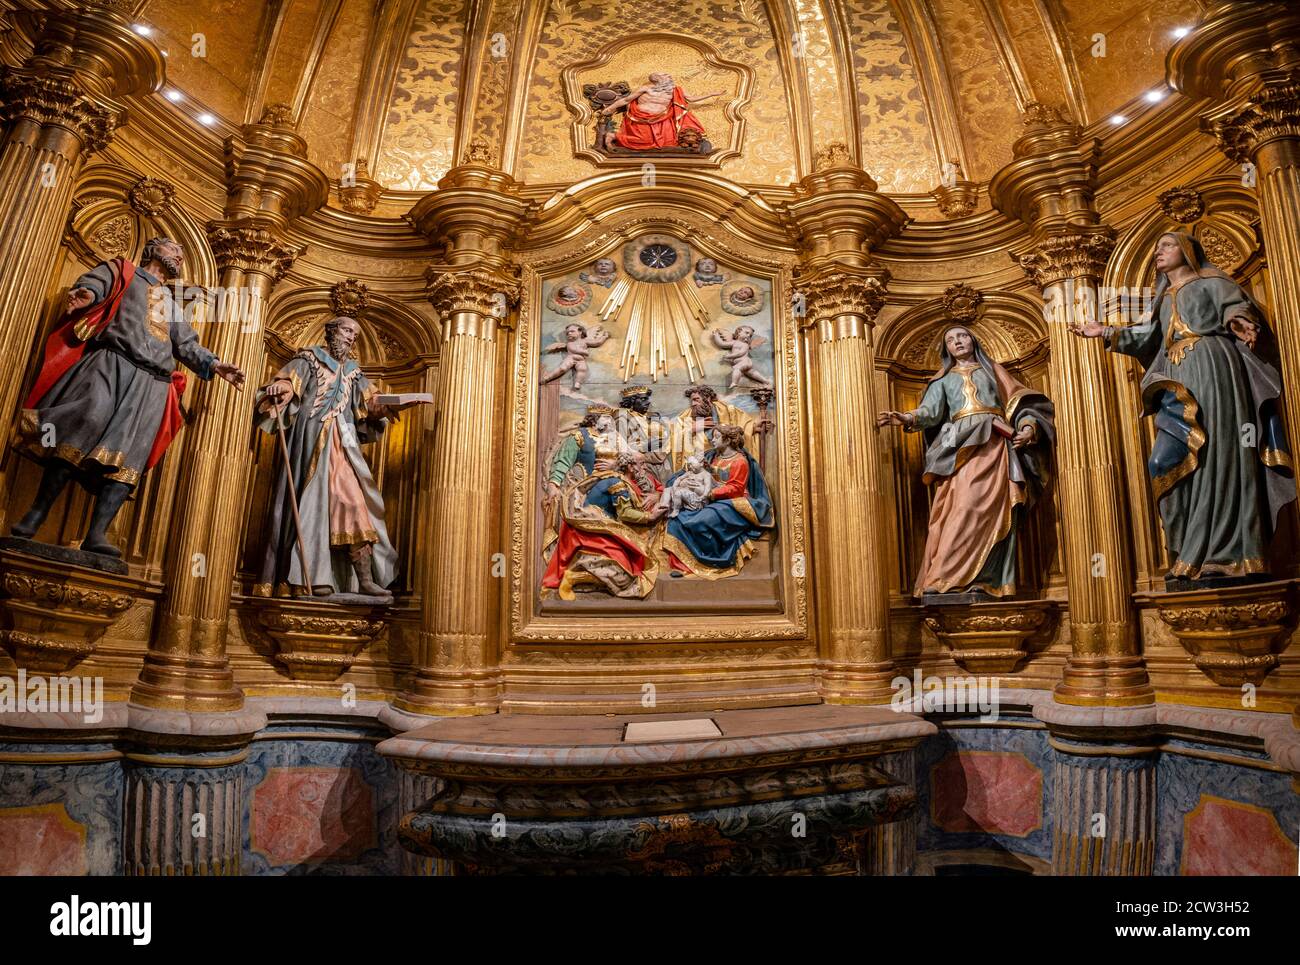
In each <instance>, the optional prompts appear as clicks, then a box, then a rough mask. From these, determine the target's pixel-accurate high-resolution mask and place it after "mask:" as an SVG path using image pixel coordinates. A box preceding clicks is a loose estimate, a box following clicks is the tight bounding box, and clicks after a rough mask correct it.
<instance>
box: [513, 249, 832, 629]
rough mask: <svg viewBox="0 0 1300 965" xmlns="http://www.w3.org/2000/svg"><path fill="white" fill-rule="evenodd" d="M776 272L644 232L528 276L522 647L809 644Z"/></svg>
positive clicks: (521, 461) (784, 305)
mask: <svg viewBox="0 0 1300 965" xmlns="http://www.w3.org/2000/svg"><path fill="white" fill-rule="evenodd" d="M787 280H788V279H787V278H786V277H785V275H784V270H783V269H782V268H780V267H779V266H773V265H767V266H763V265H748V266H747V265H744V264H741V263H739V262H738V261H737V260H736V259H734V258H723V257H719V255H718V254H716V253H713V252H711V251H709V250H707V249H706V248H703V247H701V243H700V242H696V241H688V240H683V238H681V237H678V236H677V235H676V234H673V233H666V232H653V231H651V232H646V233H640V234H635V235H629V236H626V237H621V238H619V239H618V240H617V241H616V242H615V243H613V244H606V245H605V246H603V247H602V248H600V249H598V250H594V251H590V252H588V253H587V254H586V256H585V257H582V260H581V261H579V262H570V263H567V264H561V265H558V266H554V267H550V268H547V267H542V268H541V269H540V270H539V269H534V268H531V267H526V268H525V271H524V281H525V289H526V295H525V304H524V306H523V310H522V312H521V317H520V332H519V338H518V340H517V344H518V347H519V352H518V358H517V361H516V364H517V369H516V386H515V405H516V410H515V411H516V415H517V418H516V421H515V431H516V434H517V435H516V439H515V450H514V456H515V458H514V480H513V486H514V491H513V509H512V514H511V526H512V529H513V532H512V534H511V538H512V546H513V547H514V548H515V555H514V561H513V562H514V566H513V579H512V586H511V595H512V600H511V620H512V626H511V631H512V633H511V636H512V638H513V639H514V641H516V642H562V643H575V642H577V643H581V642H592V643H616V642H620V641H627V642H646V641H663V642H675V641H706V640H720V641H726V640H730V641H738V640H765V639H772V640H779V639H791V638H798V637H803V636H805V635H806V599H805V596H806V593H805V585H804V584H805V580H804V569H805V564H804V533H803V509H802V506H803V492H802V479H803V475H802V471H801V467H800V453H801V441H800V426H799V419H798V418H797V411H798V406H797V402H796V400H797V396H798V379H797V377H796V369H795V365H796V362H795V356H796V353H795V351H794V346H795V337H794V328H793V325H792V324H791V319H790V318H789V309H788V295H787V294H786V284H787Z"/></svg>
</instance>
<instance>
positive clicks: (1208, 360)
mask: <svg viewBox="0 0 1300 965" xmlns="http://www.w3.org/2000/svg"><path fill="white" fill-rule="evenodd" d="M1155 267H1156V291H1155V301H1154V304H1153V306H1152V309H1151V312H1150V315H1149V317H1148V316H1144V321H1143V323H1142V324H1139V325H1135V326H1132V327H1127V328H1126V327H1114V326H1110V325H1102V324H1100V323H1099V322H1096V321H1091V322H1087V323H1086V324H1080V325H1074V326H1072V327H1071V330H1072V331H1073V332H1074V333H1075V334H1076V335H1080V336H1083V337H1084V338H1105V339H1106V344H1107V347H1108V348H1109V349H1110V350H1111V351H1112V352H1119V353H1121V354H1124V355H1131V356H1133V357H1135V358H1137V359H1138V360H1139V361H1141V362H1142V364H1143V365H1145V366H1146V374H1145V376H1144V377H1143V379H1142V403H1143V414H1144V415H1151V416H1154V417H1155V427H1156V440H1155V444H1154V445H1153V446H1152V449H1151V457H1150V459H1149V460H1148V462H1147V468H1148V470H1149V471H1150V473H1151V485H1152V489H1153V490H1154V493H1155V497H1156V503H1157V505H1158V506H1159V509H1160V519H1161V522H1162V524H1163V525H1164V531H1165V542H1166V544H1167V545H1168V547H1169V555H1170V558H1171V559H1172V560H1173V566H1172V568H1171V569H1170V571H1169V575H1168V577H1167V582H1169V583H1170V584H1171V585H1178V584H1179V583H1180V582H1192V583H1193V584H1195V583H1197V582H1200V581H1204V580H1206V579H1213V580H1214V581H1215V582H1219V581H1222V580H1223V579H1229V580H1231V579H1234V578H1235V579H1258V578H1259V577H1260V575H1261V574H1264V573H1266V572H1267V570H1268V566H1267V563H1266V559H1265V550H1266V547H1267V545H1268V540H1269V539H1270V538H1271V536H1272V534H1273V532H1274V530H1275V528H1276V525H1277V519H1278V513H1279V511H1280V510H1281V508H1282V507H1283V506H1285V505H1286V504H1287V503H1289V502H1290V501H1291V500H1293V499H1295V494H1296V493H1295V480H1294V477H1293V473H1292V466H1291V455H1290V452H1289V451H1288V447H1287V443H1286V436H1285V435H1284V433H1283V430H1282V422H1281V419H1280V417H1279V411H1278V410H1279V404H1278V400H1279V397H1280V396H1281V392H1282V380H1281V378H1280V376H1279V375H1278V372H1277V369H1276V368H1275V367H1274V366H1272V365H1270V364H1269V363H1268V362H1267V361H1266V360H1265V359H1264V358H1262V357H1261V353H1262V350H1263V347H1264V346H1263V344H1262V341H1261V335H1262V334H1264V333H1265V330H1264V321H1263V313H1262V312H1261V311H1260V310H1259V306H1257V305H1256V304H1255V302H1254V301H1253V300H1252V299H1251V297H1250V296H1249V295H1248V294H1247V293H1246V292H1245V290H1244V289H1242V287H1241V286H1240V285H1238V284H1237V283H1236V282H1234V281H1233V280H1232V279H1231V278H1230V277H1228V276H1227V275H1226V274H1224V272H1222V271H1220V270H1219V269H1218V268H1216V267H1215V266H1214V265H1213V264H1211V263H1210V261H1209V259H1207V258H1206V256H1205V251H1204V249H1203V248H1202V247H1201V244H1200V242H1198V241H1197V240H1196V239H1195V238H1193V237H1192V236H1191V235H1188V234H1184V233H1182V232H1170V233H1168V234H1164V235H1161V236H1160V239H1159V241H1157V242H1156V249H1155Z"/></svg>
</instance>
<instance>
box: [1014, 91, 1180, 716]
mask: <svg viewBox="0 0 1300 965" xmlns="http://www.w3.org/2000/svg"><path fill="white" fill-rule="evenodd" d="M1025 120H1026V133H1025V135H1024V136H1023V137H1021V138H1020V139H1019V140H1018V141H1016V143H1015V145H1014V147H1013V156H1014V160H1013V161H1012V162H1011V163H1010V164H1009V165H1007V166H1006V167H1004V168H1003V169H1002V170H1001V171H999V172H998V173H997V175H996V176H995V177H994V178H993V181H992V182H991V183H990V186H989V193H990V195H991V197H992V200H993V204H994V205H995V206H996V207H997V208H998V210H1000V211H1002V212H1003V213H1004V214H1007V215H1009V216H1011V217H1015V218H1019V219H1020V220H1021V221H1023V222H1024V223H1025V224H1026V225H1028V226H1029V228H1030V229H1031V235H1030V239H1029V243H1028V244H1027V245H1025V246H1024V247H1023V248H1020V249H1018V250H1017V251H1015V252H1013V257H1016V258H1017V259H1018V261H1019V263H1020V265H1021V267H1022V268H1023V269H1024V271H1025V273H1026V275H1028V276H1029V278H1030V279H1031V280H1032V281H1033V283H1034V284H1035V285H1036V286H1037V287H1038V288H1040V289H1041V291H1042V297H1043V304H1044V317H1045V318H1046V319H1047V329H1048V338H1049V350H1050V353H1051V354H1050V358H1049V362H1048V367H1049V373H1050V378H1051V394H1052V401H1053V402H1054V403H1055V405H1056V424H1057V449H1056V473H1057V485H1059V486H1060V495H1061V498H1060V505H1061V509H1062V512H1063V514H1064V520H1063V521H1062V526H1061V530H1062V553H1063V557H1064V558H1063V563H1064V569H1065V578H1066V587H1067V590H1068V593H1069V607H1070V611H1069V612H1070V647H1071V653H1070V658H1069V661H1068V663H1067V665H1066V668H1065V672H1064V675H1063V678H1062V681H1061V682H1060V683H1059V684H1058V685H1057V687H1056V698H1057V700H1059V701H1061V702H1063V703H1071V704H1105V705H1116V706H1127V705H1135V704H1147V703H1151V702H1152V701H1154V699H1155V695H1154V691H1153V690H1152V688H1151V683H1150V680H1149V679H1148V677H1147V672H1146V665H1145V662H1144V661H1143V659H1142V656H1141V653H1140V650H1139V643H1140V638H1139V634H1138V624H1137V616H1136V613H1135V611H1134V608H1133V603H1132V591H1133V564H1132V559H1131V556H1130V547H1129V530H1130V527H1129V525H1128V523H1127V514H1128V506H1127V501H1126V498H1125V487H1124V475H1123V462H1122V454H1121V450H1120V441H1119V438H1118V434H1117V431H1116V426H1117V425H1118V413H1117V408H1116V397H1115V384H1114V376H1113V372H1112V367H1111V363H1110V360H1109V359H1108V358H1107V356H1106V352H1105V347H1104V346H1103V345H1102V344H1101V342H1100V341H1099V340H1097V339H1082V338H1079V337H1077V336H1075V335H1073V334H1071V332H1070V331H1069V329H1068V325H1069V324H1070V323H1072V322H1074V321H1083V320H1086V319H1087V318H1091V317H1094V316H1095V313H1096V311H1097V307H1096V306H1097V284H1098V282H1099V281H1100V280H1101V278H1102V277H1103V275H1104V273H1105V268H1106V260H1107V258H1108V257H1109V256H1110V252H1111V250H1112V249H1113V248H1114V246H1115V233H1114V231H1113V230H1112V229H1111V228H1109V227H1107V226H1106V225H1103V224H1101V223H1100V222H1099V219H1098V217H1097V213H1096V211H1095V210H1094V208H1093V192H1094V189H1095V185H1096V174H1097V163H1098V160H1099V157H1100V151H1101V145H1100V142H1099V141H1097V140H1096V139H1095V138H1085V137H1083V135H1082V132H1081V130H1080V129H1079V128H1078V127H1077V126H1076V125H1074V124H1072V123H1071V122H1069V121H1067V120H1066V119H1064V118H1063V117H1062V116H1061V115H1060V114H1059V113H1058V112H1056V111H1053V110H1050V109H1047V108H1044V107H1041V106H1040V105H1030V108H1029V109H1028V110H1027V111H1026V115H1025Z"/></svg>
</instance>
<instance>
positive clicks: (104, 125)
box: [3, 72, 122, 154]
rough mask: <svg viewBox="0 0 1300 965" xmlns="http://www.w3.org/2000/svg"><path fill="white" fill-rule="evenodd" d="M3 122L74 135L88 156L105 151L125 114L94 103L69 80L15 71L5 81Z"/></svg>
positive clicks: (61, 77)
mask: <svg viewBox="0 0 1300 965" xmlns="http://www.w3.org/2000/svg"><path fill="white" fill-rule="evenodd" d="M3 96H4V107H3V113H4V119H5V120H6V121H7V122H9V123H13V122H14V121H17V120H19V119H23V120H28V121H32V122H34V123H36V124H39V125H40V126H42V127H47V126H58V127H61V128H64V129H65V130H68V131H71V132H73V133H74V134H75V135H76V136H77V138H78V139H79V140H80V141H81V144H82V150H83V151H84V152H85V153H86V154H93V153H94V152H96V151H102V150H103V149H104V148H106V147H107V146H108V143H109V141H111V140H112V138H113V131H114V130H115V129H116V128H117V126H118V124H120V123H121V120H122V115H120V114H118V113H116V112H113V111H110V110H108V109H107V108H106V107H104V106H102V105H100V104H97V103H95V102H94V101H93V100H91V99H90V98H89V97H88V96H86V94H85V93H84V92H83V91H82V89H81V87H80V86H79V85H78V84H77V83H76V82H75V81H73V80H72V79H71V78H69V77H64V76H59V75H53V74H45V75H42V74H34V73H29V72H16V73H14V74H13V75H11V76H9V77H6V78H5V80H4V82H3Z"/></svg>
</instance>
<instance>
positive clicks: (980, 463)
mask: <svg viewBox="0 0 1300 965" xmlns="http://www.w3.org/2000/svg"><path fill="white" fill-rule="evenodd" d="M941 358H942V362H943V364H942V366H941V367H940V369H939V371H938V372H937V373H936V374H935V376H934V377H933V378H932V379H931V380H930V382H929V385H928V386H927V387H926V390H925V395H924V396H923V397H922V399H921V404H920V405H919V406H917V407H916V408H915V409H912V410H910V411H908V412H895V411H889V412H882V413H881V414H880V416H879V417H878V418H877V419H876V424H877V425H879V426H886V425H895V426H903V427H904V428H905V429H906V430H907V431H908V432H924V433H925V436H924V438H925V443H926V451H925V470H924V475H923V476H922V479H923V481H924V482H925V483H926V485H929V484H931V483H936V484H937V485H936V486H935V490H934V500H933V502H932V503H931V505H930V524H929V530H928V533H927V535H926V541H925V555H924V557H923V559H922V561H921V571H920V573H919V574H918V575H917V578H916V586H915V588H914V590H913V592H914V594H915V595H916V596H923V595H925V594H965V593H974V594H983V595H987V596H991V597H1008V596H1013V595H1014V594H1015V592H1016V531H1017V529H1018V528H1019V526H1020V524H1021V522H1022V519H1023V516H1024V513H1025V511H1026V510H1027V509H1028V508H1029V506H1030V505H1032V503H1033V502H1034V501H1035V499H1036V498H1037V497H1038V496H1039V495H1041V493H1042V492H1043V490H1044V489H1045V488H1046V487H1047V484H1048V481H1049V478H1050V460H1051V449H1052V445H1053V443H1054V442H1055V433H1056V428H1055V423H1054V413H1053V408H1052V403H1051V402H1050V401H1049V400H1048V398H1047V397H1046V396H1045V395H1043V394H1042V393H1041V392H1037V391H1035V390H1034V389H1030V388H1028V387H1026V386H1024V385H1022V384H1021V383H1020V382H1018V381H1017V380H1016V379H1015V378H1014V377H1013V376H1012V375H1011V373H1009V372H1008V371H1007V370H1006V369H1005V368H1003V367H1002V366H1001V365H999V364H998V363H997V362H995V361H993V360H992V359H991V358H989V357H988V356H987V355H986V354H985V353H984V350H983V349H982V348H981V347H980V344H979V340H978V339H976V338H975V336H974V335H972V334H971V332H970V331H969V330H968V329H966V328H963V327H961V326H954V327H952V328H949V329H948V330H947V331H946V332H945V333H944V336H943V349H942V351H941Z"/></svg>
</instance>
